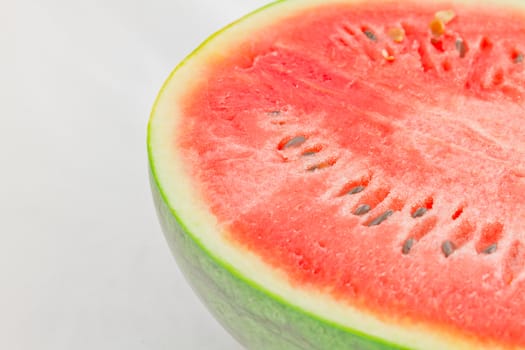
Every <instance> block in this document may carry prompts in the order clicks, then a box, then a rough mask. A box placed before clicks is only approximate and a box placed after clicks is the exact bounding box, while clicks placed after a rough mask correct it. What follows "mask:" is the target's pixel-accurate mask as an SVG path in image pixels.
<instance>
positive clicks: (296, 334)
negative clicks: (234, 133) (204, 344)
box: [152, 179, 402, 350]
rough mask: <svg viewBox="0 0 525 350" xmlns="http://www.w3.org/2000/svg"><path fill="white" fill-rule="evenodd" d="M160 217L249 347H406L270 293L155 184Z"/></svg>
mask: <svg viewBox="0 0 525 350" xmlns="http://www.w3.org/2000/svg"><path fill="white" fill-rule="evenodd" d="M152 183H153V185H152V190H153V197H154V201H155V204H156V207H157V213H158V215H159V217H160V221H161V223H162V228H163V231H164V233H165V237H166V239H167V241H168V244H169V246H170V248H171V250H172V252H173V254H174V256H175V258H176V261H177V264H178V266H179V267H180V269H181V270H182V272H183V273H184V276H185V277H186V279H187V280H188V281H189V282H190V285H191V286H192V288H193V290H194V291H195V292H196V293H197V294H198V295H199V297H200V299H201V300H202V301H203V302H204V304H205V305H206V306H207V307H208V309H209V310H210V311H211V313H212V314H213V315H214V316H215V318H216V319H217V320H219V322H220V323H221V324H222V326H223V327H224V328H226V329H227V330H228V331H229V332H230V334H232V335H233V336H234V337H235V338H236V339H237V340H238V341H239V343H241V344H243V345H245V346H247V348H248V349H261V350H263V349H264V350H272V349H275V350H286V349H298V350H299V349H363V350H376V349H377V350H379V349H400V348H402V347H400V346H397V345H394V344H390V343H387V342H385V341H383V340H381V339H377V338H373V337H370V336H368V335H366V334H363V333H360V332H357V331H355V330H351V329H345V328H343V327H341V326H339V325H337V324H334V323H331V322H329V321H326V320H322V319H320V318H318V317H316V316H315V315H311V314H309V313H308V312H306V311H304V310H301V309H299V308H297V307H295V306H293V305H291V304H288V303H287V302H286V301H284V300H282V299H281V298H279V297H278V296H276V295H274V294H272V293H271V292H269V291H267V290H265V289H264V288H262V287H261V286H259V285H257V284H255V283H254V282H253V281H251V280H249V279H247V278H245V277H244V276H242V275H241V274H239V273H238V271H236V270H235V269H234V268H233V267H232V266H230V265H228V264H227V263H226V262H224V261H222V260H221V259H219V258H217V257H215V256H213V254H212V253H211V252H209V251H207V250H206V248H205V247H203V246H202V245H201V244H200V242H198V240H196V239H195V237H194V236H193V235H192V234H191V233H190V232H189V231H188V230H187V229H186V228H185V227H184V225H183V224H182V223H180V222H179V221H178V220H177V216H176V214H174V213H173V211H172V209H171V208H170V207H169V206H168V205H167V203H166V201H165V200H164V198H163V196H162V193H161V190H160V189H159V188H158V187H157V186H156V184H155V180H154V179H153V180H152Z"/></svg>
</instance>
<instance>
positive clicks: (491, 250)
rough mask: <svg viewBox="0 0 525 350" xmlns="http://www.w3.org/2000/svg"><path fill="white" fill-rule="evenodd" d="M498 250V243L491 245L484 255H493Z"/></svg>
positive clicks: (484, 251)
mask: <svg viewBox="0 0 525 350" xmlns="http://www.w3.org/2000/svg"><path fill="white" fill-rule="evenodd" d="M496 250H498V244H497V243H493V244H491V245H489V246H488V247H487V248H485V249H484V250H483V251H482V253H483V254H492V253H495V252H496Z"/></svg>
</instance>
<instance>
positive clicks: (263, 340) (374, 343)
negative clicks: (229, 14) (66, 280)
mask: <svg viewBox="0 0 525 350" xmlns="http://www.w3.org/2000/svg"><path fill="white" fill-rule="evenodd" d="M283 1H286V0H278V1H275V2H272V3H270V4H268V5H266V6H263V7H261V8H259V9H257V10H255V11H253V12H251V13H249V14H247V15H246V16H243V17H242V18H240V19H238V20H237V21H235V22H232V23H231V24H229V25H228V26H226V27H224V28H222V29H221V30H219V31H217V32H215V33H214V34H213V35H211V36H210V37H208V38H207V39H206V40H205V41H204V42H203V43H201V44H200V45H199V46H198V47H197V48H196V49H195V50H194V51H193V52H191V53H190V54H189V55H188V56H187V57H186V58H185V59H184V60H183V61H182V62H181V63H180V64H179V65H177V66H176V67H175V69H174V70H173V71H172V72H171V73H170V75H169V76H168V78H167V79H166V81H165V83H164V85H163V86H162V88H161V89H160V92H159V93H158V95H157V99H156V101H155V103H154V105H153V108H152V111H151V115H150V123H149V125H148V133H147V145H148V159H149V169H150V180H151V181H150V183H151V189H152V193H153V199H154V202H155V206H156V210H157V214H158V217H159V221H160V222H161V226H162V229H163V232H164V235H165V238H166V240H167V242H168V244H169V246H170V249H171V251H172V253H173V255H174V257H175V259H176V261H177V265H178V266H179V268H180V269H181V271H182V272H183V274H184V276H185V278H186V279H187V280H188V282H189V284H190V285H191V286H192V288H193V290H194V291H195V292H196V294H198V295H199V297H200V299H201V300H202V301H203V302H204V304H205V305H206V306H207V308H208V309H209V310H210V312H211V313H212V314H213V315H214V317H215V318H216V319H217V320H218V321H219V322H220V323H221V324H222V326H223V327H224V328H225V329H226V330H228V332H230V334H232V335H233V336H234V337H235V338H236V339H237V341H238V342H239V343H241V344H243V345H244V346H247V347H248V348H249V349H261V350H273V349H275V350H288V349H289V350H294V349H327V350H336V349H362V350H386V349H403V348H404V347H402V346H399V345H396V344H393V343H390V342H387V341H385V340H382V339H379V338H375V337H371V336H370V335H368V334H365V333H362V332H359V331H356V330H353V329H349V328H346V327H343V326H341V325H339V324H336V323H334V322H330V321H329V320H326V319H322V318H320V317H318V316H317V315H314V314H311V313H309V312H307V311H305V310H303V309H301V308H299V307H297V306H295V305H293V304H292V303H290V302H288V301H287V300H284V299H282V298H280V297H279V296H277V295H275V294H273V293H271V292H270V291H268V290H267V289H265V288H264V287H263V286H260V285H258V284H256V283H255V282H253V281H252V280H250V279H249V278H248V277H246V276H244V275H242V274H241V273H239V271H237V270H236V269H235V268H234V267H233V266H231V265H229V264H228V263H226V262H225V261H223V260H222V259H220V258H218V257H217V256H215V255H214V254H213V252H211V251H209V250H208V249H207V248H206V247H205V246H204V245H203V244H202V243H201V242H200V241H199V240H198V239H197V238H196V237H195V235H194V234H192V232H191V231H190V230H188V228H187V227H186V226H185V225H184V221H183V220H182V219H181V218H180V217H179V215H178V214H177V212H176V211H175V210H174V209H173V208H172V207H171V206H170V204H169V201H168V199H167V196H166V194H165V193H164V191H163V189H162V186H161V183H160V181H159V180H158V177H157V175H156V170H155V161H154V158H153V153H152V148H151V142H150V140H151V120H152V117H153V115H154V114H155V108H156V106H157V104H158V101H159V99H160V97H161V96H162V94H163V92H164V90H165V88H166V85H167V84H168V82H169V81H170V80H171V79H172V78H173V76H174V75H175V74H176V72H177V71H178V70H179V69H180V68H181V67H182V66H183V65H184V64H185V63H186V62H188V61H189V60H190V59H191V58H192V57H193V56H194V55H195V54H196V53H197V52H198V51H199V50H200V49H201V48H203V47H204V46H206V45H207V43H209V42H210V41H211V40H213V38H215V37H216V36H218V35H220V34H221V33H222V32H224V31H225V30H227V29H228V28H230V27H232V26H234V25H235V24H237V23H239V22H241V21H244V20H246V19H248V18H249V17H251V16H252V15H253V14H255V13H258V12H260V11H263V10H265V9H266V8H268V7H271V6H274V5H275V4H277V3H280V2H283Z"/></svg>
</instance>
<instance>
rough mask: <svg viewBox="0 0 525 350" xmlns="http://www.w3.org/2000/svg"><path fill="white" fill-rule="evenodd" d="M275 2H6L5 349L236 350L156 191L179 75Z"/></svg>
mask: <svg viewBox="0 0 525 350" xmlns="http://www.w3.org/2000/svg"><path fill="white" fill-rule="evenodd" d="M266 2H267V1H266V0H221V1H214V0H197V1H192V0H183V1H181V0H152V1H146V0H144V1H139V0H104V1H101V0H95V1H68V0H0V4H1V5H0V29H1V30H0V39H1V41H0V62H1V63H2V64H0V67H1V68H0V101H1V103H0V112H1V114H0V121H1V123H0V160H1V163H0V164H1V165H0V180H1V181H0V235H1V236H0V238H1V241H0V349H6V350H7V349H9V350H18V349H53V350H55V349H59V350H61V349H68V350H69V349H71V350H81V349H126V350H133V349H177V350H186V349H189V350H198V349H206V350H213V349H219V350H220V349H228V350H229V349H232V350H238V349H240V346H239V345H237V344H236V343H235V341H234V340H233V339H232V338H231V337H230V336H229V335H228V334H227V333H226V332H225V331H224V330H223V329H222V328H221V327H220V326H219V325H218V324H217V323H216V321H215V320H214V319H212V317H211V316H210V315H209V314H208V312H207V311H206V310H205V308H204V307H203V306H202V304H201V303H200V302H199V301H198V299H197V298H196V297H195V295H194V294H193V293H192V291H191V290H190V288H189V287H188V285H187V284H186V282H185V280H184V279H183V277H182V275H181V273H180V271H179V270H178V268H177V266H176V264H175V262H174V260H173V258H172V257H171V255H170V252H169V250H168V247H167V244H166V243H165V241H164V238H163V236H162V234H161V231H160V228H159V224H158V223H157V219H156V215H155V213H154V208H153V204H152V200H151V196H150V193H149V184H148V177H147V157H146V142H145V138H146V124H147V118H148V114H149V111H150V108H151V106H152V103H153V101H154V98H155V95H156V93H157V91H158V90H159V88H160V86H161V85H162V83H163V81H164V79H165V78H166V77H167V75H168V74H169V72H170V71H171V69H172V68H173V67H174V66H175V65H176V64H177V63H178V62H179V61H180V60H182V59H183V58H184V56H185V55H186V54H188V53H189V52H190V51H191V50H192V49H193V48H195V47H196V46H197V45H198V44H199V43H200V42H201V41H202V40H204V39H205V38H206V37H207V36H208V35H209V34H211V33H212V32H214V31H215V30H217V29H219V28H220V27H222V26H224V25H226V24H227V23H229V22H230V21H232V20H234V19H236V18H237V17H239V16H241V15H243V14H245V13H247V12H249V11H251V10H253V9H255V8H257V7H259V6H261V5H263V4H264V3H266Z"/></svg>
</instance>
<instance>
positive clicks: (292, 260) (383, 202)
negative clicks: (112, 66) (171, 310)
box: [149, 0, 525, 349]
mask: <svg viewBox="0 0 525 350" xmlns="http://www.w3.org/2000/svg"><path fill="white" fill-rule="evenodd" d="M495 3H496V2H495ZM524 7H525V6H523V5H521V9H520V5H519V2H515V3H514V2H508V3H505V6H504V5H503V3H500V4H499V5H498V6H497V7H496V6H493V5H490V4H489V3H487V4H484V5H479V4H478V6H472V5H468V4H467V3H465V2H463V3H462V4H460V3H450V2H449V3H432V4H426V5H422V4H419V5H416V4H415V3H408V2H401V3H393V2H378V1H375V2H367V3H360V2H356V1H328V2H326V1H306V2H305V1H302V2H301V1H291V0H289V1H283V2H279V3H276V4H273V5H271V6H269V7H267V8H265V9H262V10H260V11H258V12H256V13H254V14H252V15H250V16H248V17H246V18H245V19H243V20H241V21H239V22H237V23H236V24H233V25H232V26H230V27H228V28H227V29H225V30H224V31H222V32H221V33H219V34H217V35H216V36H214V37H212V38H211V39H209V41H208V42H207V43H205V44H204V45H203V46H202V47H201V48H200V49H198V50H197V51H196V52H195V53H193V54H192V55H191V56H190V57H189V58H188V59H187V60H186V61H185V62H184V63H183V64H181V65H180V66H179V67H178V69H177V70H176V71H175V73H174V74H173V75H172V76H171V77H170V79H168V82H167V84H166V86H165V87H164V88H163V90H162V92H161V94H160V95H159V99H158V102H157V104H156V106H155V108H154V111H153V113H152V119H151V122H150V131H149V150H150V162H151V167H152V174H153V177H152V178H153V185H154V189H155V191H156V193H157V194H158V196H157V197H156V198H157V200H158V202H159V203H161V204H159V207H161V208H164V209H163V210H164V211H163V212H162V215H161V218H163V220H165V221H168V222H171V223H170V224H168V223H164V226H165V231H166V233H167V236H168V240H170V237H169V236H170V235H174V233H173V232H174V230H173V228H172V227H173V226H174V225H178V226H180V227H181V228H182V229H177V230H176V231H177V232H179V233H178V235H179V236H180V237H186V239H189V240H192V241H194V242H195V246H193V248H191V249H194V250H196V251H199V250H200V253H199V254H197V253H195V254H196V255H195V254H193V255H191V257H190V255H188V254H187V253H185V252H184V249H182V248H180V247H181V245H180V243H177V242H180V239H181V238H179V239H178V241H177V240H175V239H172V246H173V247H175V248H174V249H175V250H176V251H177V252H178V253H177V254H178V255H179V256H183V258H181V259H183V260H185V261H186V262H185V263H182V265H185V264H186V265H191V266H193V267H191V268H190V270H192V271H198V270H203V271H201V272H199V273H200V274H201V275H202V274H203V275H206V274H210V272H209V269H207V268H203V267H202V266H201V267H199V264H198V263H196V262H195V261H193V260H199V259H202V258H200V257H199V256H201V255H202V256H205V257H206V258H207V259H208V258H209V259H211V261H214V262H215V263H216V264H217V268H218V269H223V270H224V271H225V272H224V273H230V274H231V276H233V277H232V278H233V280H236V282H235V283H240V282H238V281H245V283H246V284H247V285H249V286H251V287H250V288H254V290H256V292H254V293H262V295H264V296H266V297H267V298H269V299H273V300H274V301H275V302H278V303H283V304H285V305H291V307H293V308H296V309H297V310H300V311H301V312H304V318H305V319H307V318H316V319H319V320H321V322H325V325H326V324H327V325H330V324H332V325H333V327H334V328H335V329H338V332H339V331H341V330H342V331H341V332H342V333H343V334H344V332H345V330H348V331H349V332H353V334H354V336H356V337H358V338H359V337H362V338H363V339H365V341H364V343H363V344H365V345H363V344H361V345H359V346H363V347H366V346H368V345H370V344H379V345H377V348H386V347H389V346H392V347H394V346H396V345H394V344H397V345H399V346H406V347H414V348H436V349H439V348H445V347H446V348H452V347H455V348H462V347H464V348H469V347H475V348H481V347H488V348H506V347H508V348H525V316H524V315H525V136H524V135H525V103H524V98H525V62H524V54H525V14H524V13H525V10H523V8H524ZM167 217H171V219H167ZM188 249H190V248H188ZM221 271H222V270H221ZM190 275H191V274H190ZM189 279H190V280H195V279H198V278H194V277H189ZM194 283H195V282H194ZM215 283H218V284H219V285H220V286H219V287H217V289H218V290H221V288H223V289H224V290H223V291H222V292H221V293H219V294H220V296H217V293H215V294H214V296H212V297H211V299H213V300H217V299H221V298H224V299H227V298H228V297H231V293H232V292H231V289H230V287H228V286H226V287H225V286H224V285H221V284H228V283H233V282H224V281H223V282H215ZM247 288H248V287H247ZM202 289H206V287H202ZM197 290H199V287H197ZM200 293H201V294H203V295H204V299H206V300H208V302H209V300H210V297H209V296H207V295H206V293H207V292H205V291H200ZM247 298H249V297H247ZM211 304H212V306H210V308H211V309H212V310H213V311H214V312H215V313H216V314H218V317H219V318H221V315H220V313H221V311H220V310H219V311H217V310H214V308H213V302H211ZM255 304H257V303H255ZM261 305H262V304H261ZM251 307H255V308H256V309H257V308H258V306H257V305H255V306H254V305H252V306H251ZM261 307H262V306H261ZM248 308H249V306H246V309H248ZM241 309H242V310H245V309H244V308H241ZM259 309H260V307H259ZM228 312H233V313H234V314H235V311H227V313H228ZM238 313H239V314H238V315H236V316H237V317H239V318H240V319H243V318H244V319H246V318H248V319H250V317H253V315H250V314H249V313H246V312H244V313H243V312H238ZM290 313H292V311H290ZM267 317H269V318H270V319H271V318H272V316H271V315H270V316H267ZM275 317H277V318H283V317H284V318H285V317H286V312H284V315H281V314H280V313H277V312H276V315H275ZM296 319H297V318H296V316H294V320H296ZM231 322H233V321H231V320H230V321H228V320H223V323H225V325H226V327H227V328H230V329H231V330H232V332H233V333H236V332H238V331H236V330H235V326H232V325H231ZM298 322H303V321H298ZM304 322H307V321H304ZM233 323H235V322H233ZM257 327H261V326H260V325H258V326H257ZM232 328H233V329H232ZM244 332H246V330H245V331H244ZM301 336H302V337H305V335H301ZM311 336H312V337H315V336H316V335H315V334H314V335H311ZM238 337H240V338H242V339H245V338H246V339H248V340H246V339H245V340H244V341H243V342H244V343H246V345H248V346H250V342H252V343H251V344H252V345H251V346H252V347H254V348H257V346H255V345H253V344H255V341H254V340H249V338H250V337H245V338H243V336H239V335H238ZM340 337H341V339H343V338H344V336H343V335H341V336H340ZM341 341H343V340H341ZM282 344H284V343H282ZM282 344H281V345H279V346H280V347H282V348H291V349H295V348H309V347H311V348H323V347H320V345H315V346H313V345H312V346H308V345H306V346H305V345H303V346H300V345H297V344H296V343H295V345H293V344H294V343H293V342H292V343H290V344H292V345H289V346H286V347H283V345H282ZM307 344H310V343H307ZM334 344H335V345H334ZM334 344H332V345H331V346H332V347H329V346H328V345H326V347H324V348H326V349H332V348H334V347H333V346H335V348H341V346H342V345H337V344H338V343H334ZM341 344H343V343H341ZM366 344H368V345H366ZM389 344H390V345H389ZM276 346H277V345H276ZM261 348H262V347H261ZM268 348H271V347H268ZM276 348H277V347H276ZM370 348H374V347H373V346H372V345H370Z"/></svg>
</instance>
